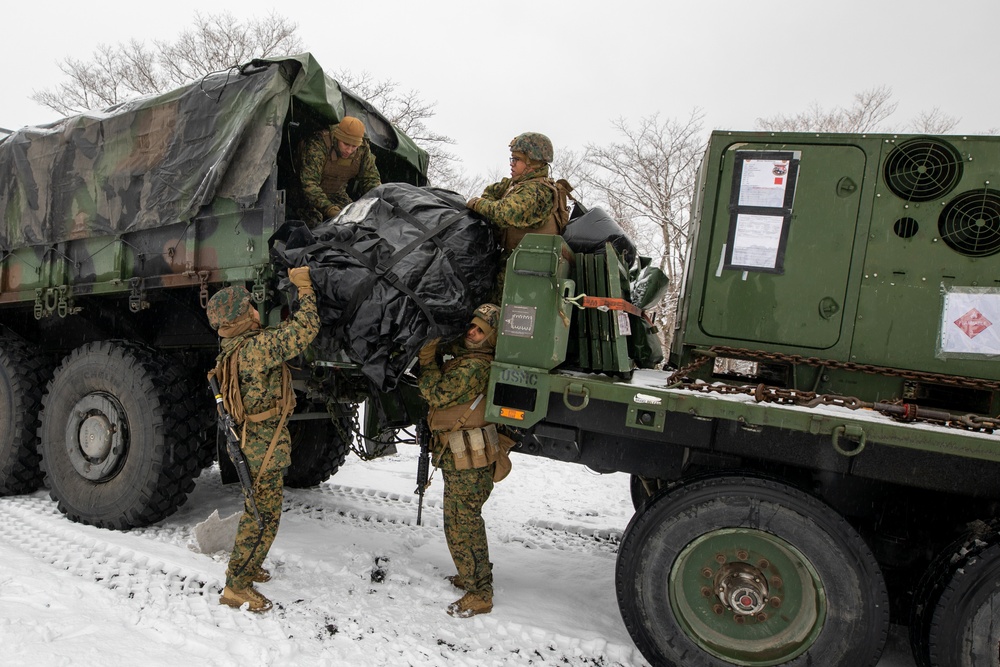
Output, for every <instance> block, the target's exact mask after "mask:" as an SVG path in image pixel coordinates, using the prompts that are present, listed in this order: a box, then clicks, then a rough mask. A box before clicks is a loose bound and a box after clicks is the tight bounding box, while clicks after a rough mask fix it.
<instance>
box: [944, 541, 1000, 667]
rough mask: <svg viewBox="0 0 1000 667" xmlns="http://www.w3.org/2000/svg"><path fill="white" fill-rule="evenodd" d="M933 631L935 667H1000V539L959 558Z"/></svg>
mask: <svg viewBox="0 0 1000 667" xmlns="http://www.w3.org/2000/svg"><path fill="white" fill-rule="evenodd" d="M949 569H950V573H949V577H948V581H947V585H946V586H944V587H943V589H942V590H941V595H940V597H939V598H938V600H937V603H936V604H935V605H934V607H933V614H932V616H931V618H930V623H929V624H928V627H927V639H926V642H927V644H926V645H927V663H926V664H927V665H929V666H930V667H981V666H989V667H995V666H996V665H1000V623H998V622H997V619H998V618H1000V539H998V537H997V536H996V535H994V536H992V538H989V539H987V540H976V542H975V543H974V545H973V546H972V548H971V549H969V550H966V551H964V552H958V553H956V554H954V558H953V559H952V560H951V567H950V568H949Z"/></svg>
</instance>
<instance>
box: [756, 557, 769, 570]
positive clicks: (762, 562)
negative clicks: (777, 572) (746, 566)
mask: <svg viewBox="0 0 1000 667" xmlns="http://www.w3.org/2000/svg"><path fill="white" fill-rule="evenodd" d="M757 567H759V568H760V569H762V570H766V569H767V568H769V567H771V563H769V562H768V560H767V559H766V558H761V559H760V560H759V561H758V562H757Z"/></svg>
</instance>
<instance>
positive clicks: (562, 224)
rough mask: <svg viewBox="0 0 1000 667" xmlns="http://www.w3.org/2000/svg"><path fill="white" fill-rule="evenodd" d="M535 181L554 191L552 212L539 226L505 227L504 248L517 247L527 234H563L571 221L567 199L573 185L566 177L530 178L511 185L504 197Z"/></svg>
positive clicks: (508, 249)
mask: <svg viewBox="0 0 1000 667" xmlns="http://www.w3.org/2000/svg"><path fill="white" fill-rule="evenodd" d="M533 181H538V182H540V183H541V184H542V185H544V186H545V187H547V188H548V189H549V190H550V191H551V192H552V200H553V202H554V203H553V206H552V212H551V213H550V214H549V217H548V218H546V219H545V220H544V221H543V222H542V224H541V225H539V226H538V227H508V228H506V229H504V230H503V234H502V238H501V239H500V243H501V245H502V246H503V249H504V250H507V251H510V250H513V249H514V248H516V247H517V244H518V243H520V242H521V239H523V238H524V235H525V234H562V231H563V230H564V229H565V228H566V225H567V224H568V223H569V205H568V203H567V201H566V200H567V199H568V198H570V197H569V193H570V192H572V191H573V186H571V185H570V184H569V182H567V181H566V180H565V179H562V178H560V179H559V180H558V181H553V180H552V179H551V178H548V177H539V178H532V179H528V180H527V181H522V182H521V183H518V184H516V185H511V186H510V187H509V188H507V192H505V193H504V197H506V196H507V195H508V194H510V193H511V191H513V190H514V189H515V188H517V187H520V186H522V185H524V184H525V183H531V182H533Z"/></svg>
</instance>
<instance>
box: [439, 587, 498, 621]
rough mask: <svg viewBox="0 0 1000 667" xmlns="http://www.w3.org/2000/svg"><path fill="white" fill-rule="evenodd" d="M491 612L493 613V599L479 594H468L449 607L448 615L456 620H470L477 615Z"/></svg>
mask: <svg viewBox="0 0 1000 667" xmlns="http://www.w3.org/2000/svg"><path fill="white" fill-rule="evenodd" d="M491 611H493V599H492V598H485V597H483V596H482V595H479V594H477V593H466V594H465V595H463V596H462V597H461V598H459V599H458V600H455V601H454V602H452V603H451V604H450V605H448V615H449V616H454V617H455V618H469V617H470V616H475V615H477V614H488V613H490V612H491Z"/></svg>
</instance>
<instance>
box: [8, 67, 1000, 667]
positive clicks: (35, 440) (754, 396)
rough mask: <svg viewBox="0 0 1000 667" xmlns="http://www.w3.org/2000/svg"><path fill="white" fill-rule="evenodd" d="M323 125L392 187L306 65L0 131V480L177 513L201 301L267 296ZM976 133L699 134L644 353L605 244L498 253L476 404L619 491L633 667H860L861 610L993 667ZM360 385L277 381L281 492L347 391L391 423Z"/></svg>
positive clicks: (989, 166) (193, 412)
mask: <svg viewBox="0 0 1000 667" xmlns="http://www.w3.org/2000/svg"><path fill="white" fill-rule="evenodd" d="M345 114H350V115H355V116H360V117H362V118H364V119H365V121H366V125H367V127H368V129H369V135H370V136H371V139H372V144H373V146H374V150H375V151H376V156H377V160H378V163H379V167H380V170H381V171H382V173H383V177H384V180H392V181H401V182H409V183H413V184H415V185H423V184H425V183H426V171H427V155H426V153H424V152H423V151H421V150H420V149H419V148H417V147H416V146H415V145H414V144H413V142H412V141H410V140H409V139H408V138H407V137H406V136H405V135H403V134H402V133H401V132H399V131H398V130H396V129H395V128H393V127H392V125H391V124H390V123H389V122H388V121H387V120H385V119H384V118H383V117H382V116H381V115H379V114H378V112H377V111H375V110H374V109H372V108H371V107H370V106H369V105H367V104H365V103H364V102H363V101H362V100H359V99H358V98H356V97H355V96H354V95H352V94H351V93H350V91H347V90H342V89H341V88H340V87H339V86H338V85H337V83H336V82H335V81H333V80H332V79H330V78H329V77H327V76H326V75H325V74H323V72H322V70H321V69H320V68H319V67H318V65H317V64H316V63H315V61H313V60H312V58H311V57H310V56H308V55H303V56H296V57H293V58H286V59H275V60H268V61H256V62H254V63H251V64H250V65H247V66H245V67H244V68H241V69H240V71H238V72H235V73H229V74H224V75H216V76H212V77H207V78H206V79H205V80H204V81H202V82H199V83H198V84H196V85H194V86H191V87H188V88H185V89H182V90H180V91H176V92H174V93H171V94H168V95H165V96H162V97H158V98H152V99H143V100H138V101H136V102H133V103H129V104H127V105H125V106H123V107H122V108H119V109H113V110H109V111H108V112H106V113H103V114H94V115H90V116H84V117H79V118H73V119H66V120H64V121H60V122H59V123H55V124H53V125H51V126H49V127H43V128H25V130H22V131H19V132H15V133H14V134H12V135H11V136H9V137H7V138H6V139H5V140H3V141H2V142H0V175H2V182H0V188H2V189H0V206H2V211H3V215H4V225H3V227H2V228H0V335H2V344H0V493H2V494H4V495H13V494H20V493H27V492H30V491H33V490H35V489H37V488H39V487H40V486H41V485H42V484H45V485H46V486H47V487H48V488H49V491H50V493H51V495H52V497H53V498H54V499H55V500H56V501H57V502H58V505H59V509H60V510H61V511H62V512H64V513H65V514H66V515H67V516H68V517H70V518H71V519H73V520H75V521H80V522H84V523H88V524H92V525H97V526H102V527H106V528H114V529H124V528H129V527H132V526H140V525H145V524H149V523H152V522H155V521H159V520H160V519H162V518H164V517H166V516H169V515H170V514H171V513H172V512H173V511H174V510H176V508H177V507H178V506H179V505H180V504H181V503H183V502H184V500H185V499H186V497H187V494H188V493H189V492H190V491H191V489H192V488H193V485H194V478H195V477H196V476H197V475H198V474H199V472H200V470H201V469H202V468H203V467H205V466H207V465H210V464H211V463H212V461H213V460H214V459H215V457H216V448H217V433H216V428H215V424H214V419H213V410H214V403H213V402H212V401H211V400H210V397H209V396H208V395H207V393H206V389H205V387H204V371H205V369H206V368H207V367H209V366H210V365H211V363H212V360H213V359H214V356H215V353H216V350H217V339H216V337H215V335H214V333H213V332H212V330H211V328H210V327H209V326H208V323H207V319H206V317H205V313H204V307H205V305H206V303H207V299H208V297H209V296H210V294H212V293H213V292H214V290H215V289H217V288H218V287H219V286H221V285H223V284H232V283H238V284H243V285H246V286H247V288H248V289H249V290H250V291H251V293H252V295H253V297H254V299H255V302H256V304H257V306H258V308H259V310H260V312H261V313H262V315H263V316H264V317H265V318H266V319H267V321H270V322H274V321H278V320H280V318H281V317H282V315H283V310H284V311H285V312H287V304H286V303H285V299H286V297H285V295H284V293H283V292H281V291H280V290H278V289H277V277H276V270H275V268H274V267H273V266H272V265H271V263H270V262H269V255H268V240H269V238H270V237H271V235H272V234H273V233H274V232H275V231H276V230H277V229H278V228H279V227H280V226H281V225H282V223H283V222H284V221H285V217H286V207H288V202H286V193H288V192H291V190H292V189H294V186H295V179H294V162H293V160H292V159H291V157H290V156H291V153H292V149H293V147H294V146H296V145H297V142H298V141H299V140H300V139H301V136H303V134H304V133H305V132H306V131H307V130H309V129H310V128H311V127H315V126H318V125H319V124H321V123H323V122H334V121H335V120H336V119H338V118H341V117H342V116H343V115H345ZM998 148H1000V139H997V138H994V137H959V136H947V137H944V136H940V137H939V136H889V135H865V136H854V135H827V134H765V133H741V132H714V133H713V134H712V136H711V139H710V141H709V144H708V148H707V150H706V153H705V157H704V160H703V163H702V165H701V169H700V176H699V183H698V193H697V198H696V201H695V205H694V207H693V209H692V216H691V227H690V235H689V241H690V254H689V256H688V258H687V265H686V266H687V269H686V275H685V277H684V281H683V285H682V286H681V288H680V299H679V305H678V310H677V319H676V321H677V324H676V327H675V331H674V332H673V338H672V341H673V342H672V346H671V349H670V351H669V359H668V361H667V363H666V364H664V365H663V367H662V368H659V367H652V368H646V367H644V366H659V364H653V363H645V360H648V359H649V355H648V354H647V353H645V352H643V350H644V349H645V350H647V351H648V340H646V339H647V338H648V334H649V327H648V322H647V321H646V318H647V314H646V313H644V312H642V311H641V309H639V308H637V307H636V306H635V302H637V301H638V299H637V298H635V297H636V292H637V290H636V286H635V283H634V282H633V281H632V280H631V278H632V275H631V274H632V268H633V267H630V266H625V265H624V263H623V261H622V257H621V256H620V255H619V254H618V253H616V252H615V250H614V249H613V248H612V247H610V246H608V247H607V248H606V249H605V251H604V252H596V253H591V252H574V251H573V250H571V249H570V248H569V246H568V245H567V244H566V243H565V241H564V239H563V238H561V237H558V236H540V235H528V236H526V237H525V239H524V241H523V242H522V243H521V245H520V246H519V247H518V248H517V249H516V250H515V251H514V253H513V254H512V256H511V257H510V259H509V261H508V264H507V271H506V280H505V286H504V295H503V303H502V326H501V331H500V336H499V341H498V345H497V352H496V359H495V362H494V365H493V370H492V374H491V380H490V389H489V393H488V396H487V404H488V407H487V410H488V417H489V418H490V419H491V420H492V421H495V422H497V423H498V424H502V425H504V426H505V427H506V428H507V430H508V432H509V433H510V434H512V435H513V436H514V437H515V439H516V441H517V443H518V444H517V451H518V452H520V453H522V454H527V455H538V456H544V457H548V458H553V459H558V460H562V461H570V462H575V463H580V464H583V465H586V466H588V467H590V468H592V469H594V470H597V471H601V472H614V471H616V472H625V473H627V474H629V475H630V476H631V480H632V496H633V503H634V504H635V507H636V513H635V516H634V517H633V519H632V521H631V522H630V524H629V526H628V528H627V530H626V531H625V533H624V536H623V538H622V543H621V545H620V548H619V554H618V560H617V571H616V587H617V594H618V600H619V607H620V611H621V614H622V618H623V619H624V621H625V625H626V627H627V628H628V630H629V632H630V633H631V635H632V637H633V639H634V641H635V643H636V645H637V646H638V647H639V649H640V650H641V651H642V653H643V655H644V656H645V657H646V658H647V659H648V660H649V661H650V662H651V663H652V664H655V665H674V666H682V667H699V666H718V665H724V666H729V665H753V666H766V665H786V666H796V667H798V666H805V665H824V666H827V665H829V666H834V665H850V666H851V667H855V666H856V665H875V664H876V663H877V662H878V660H879V657H880V655H881V653H882V649H883V646H884V644H885V641H886V637H887V634H888V631H889V627H890V623H891V622H892V623H897V624H901V625H906V626H908V627H909V632H910V638H911V644H912V647H913V654H914V658H915V660H916V661H917V663H918V664H919V665H921V667H930V666H934V667H973V666H976V667H978V666H980V665H990V666H992V667H997V665H1000V536H998V528H997V518H998V516H1000V505H998V501H1000V439H998V436H997V435H995V434H994V430H995V428H996V427H997V426H998V423H997V422H998V420H1000V417H997V415H998V414H1000V401H998V390H1000V369H998V367H997V365H996V359H997V355H1000V335H998V334H997V333H996V332H998V331H1000V271H998V270H997V268H998V264H997V258H996V253H997V251H998V250H1000V190H994V189H992V188H991V183H992V182H994V181H996V182H1000V159H997V158H996V155H997V149H998ZM572 224H575V223H572ZM370 387H371V385H370V383H367V382H365V381H364V379H363V378H362V377H361V376H360V374H359V373H358V372H357V364H352V363H351V362H350V361H349V360H347V361H345V360H344V359H323V358H313V359H311V360H310V363H309V365H308V366H307V367H306V368H304V369H303V370H302V371H300V372H299V373H298V374H297V376H296V389H297V390H298V391H299V407H298V409H297V412H296V415H295V419H294V420H293V421H291V422H290V423H289V427H290V429H291V431H292V435H293V442H294V446H293V465H292V467H291V469H290V470H289V472H288V478H287V482H288V483H289V484H290V485H292V486H309V485H313V484H317V483H319V482H320V481H322V480H324V479H326V478H328V477H329V476H330V475H331V474H333V473H334V472H335V471H336V469H337V467H339V465H340V464H341V463H342V462H343V461H344V458H345V456H346V455H347V454H348V452H349V449H350V448H351V447H352V446H353V445H352V443H351V440H352V437H351V431H352V430H353V429H355V428H356V421H357V417H356V408H357V405H358V404H359V403H360V402H362V401H365V400H367V401H368V409H367V410H366V411H365V412H366V414H367V417H366V422H367V423H366V424H365V426H364V431H365V432H366V434H367V435H368V436H371V437H372V438H374V436H375V435H376V433H379V432H383V431H384V430H385V429H392V428H402V427H405V426H407V425H409V424H413V423H415V422H416V421H417V420H419V419H421V418H422V416H423V415H422V409H421V406H420V403H419V401H418V400H415V391H414V390H413V387H412V386H410V385H408V384H407V383H405V382H403V383H400V385H399V386H398V387H396V388H395V389H393V390H392V391H387V392H376V393H373V392H372V390H371V388H370ZM370 441H371V439H369V442H370ZM220 463H221V461H220Z"/></svg>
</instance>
